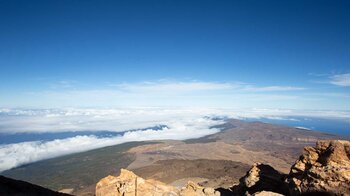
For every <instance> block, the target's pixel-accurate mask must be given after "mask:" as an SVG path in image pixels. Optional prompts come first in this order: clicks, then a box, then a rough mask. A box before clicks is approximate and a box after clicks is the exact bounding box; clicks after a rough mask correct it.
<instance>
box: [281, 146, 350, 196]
mask: <svg viewBox="0 0 350 196" xmlns="http://www.w3.org/2000/svg"><path fill="white" fill-rule="evenodd" d="M349 158H350V142H349V141H343V140H331V141H329V140H323V141H318V142H317V144H316V147H315V148H313V147H305V148H304V153H303V155H302V156H300V158H299V160H297V161H296V162H295V164H294V165H293V166H292V168H291V171H290V174H289V177H288V180H287V182H288V183H289V186H290V190H291V195H299V194H301V193H306V192H314V191H318V192H330V193H334V194H336V195H350V160H349Z"/></svg>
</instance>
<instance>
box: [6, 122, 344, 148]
mask: <svg viewBox="0 0 350 196" xmlns="http://www.w3.org/2000/svg"><path fill="white" fill-rule="evenodd" d="M243 120H246V121H262V122H265V123H271V124H278V125H286V126H291V127H297V128H301V129H306V130H317V131H321V132H325V133H329V134H337V135H343V136H349V137H350V122H349V121H347V120H340V119H326V118H314V117H300V116H288V117H284V118H276V119H274V118H246V119H243ZM163 127H165V125H159V126H156V127H152V129H156V130H160V129H162V128H163ZM145 129H147V128H145ZM124 133H125V131H124V132H113V131H105V130H104V131H66V132H53V133H16V134H4V133H2V134H0V145H1V144H11V143H19V142H27V141H52V140H55V139H65V138H70V137H75V136H84V135H85V136H91V135H93V136H96V137H99V138H107V137H115V136H122V135H123V134H124Z"/></svg>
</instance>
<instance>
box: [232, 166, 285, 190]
mask: <svg viewBox="0 0 350 196" xmlns="http://www.w3.org/2000/svg"><path fill="white" fill-rule="evenodd" d="M285 177H286V175H284V174H281V173H280V172H278V171H277V170H275V169H274V168H273V167H271V166H270V165H265V164H261V163H255V164H254V165H253V167H252V168H251V169H250V170H249V171H248V172H247V174H246V175H245V176H244V177H242V178H241V179H240V180H239V181H240V183H239V185H237V186H234V187H233V188H232V191H233V194H234V195H251V194H254V193H257V192H260V191H273V192H275V193H280V194H285V195H286V194H288V192H289V191H288V186H287V185H286V184H285V182H284V179H285ZM262 194H263V193H262ZM264 194H265V193H264Z"/></svg>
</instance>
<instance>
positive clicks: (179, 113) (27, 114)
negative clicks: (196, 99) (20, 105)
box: [0, 108, 350, 171]
mask: <svg viewBox="0 0 350 196" xmlns="http://www.w3.org/2000/svg"><path fill="white" fill-rule="evenodd" d="M292 116H300V117H305V116H310V117H326V118H338V119H343V120H346V121H348V122H350V112H346V111H298V110H282V109H246V110H232V109H223V108H221V109H220V108H219V109H216V108H176V109H175V108H120V109H76V108H67V109H0V133H3V134H12V133H28V134H30V133H38V132H40V133H45V132H55V133H57V132H66V131H101V130H108V131H115V132H121V131H125V130H133V131H129V132H126V133H125V134H124V135H122V136H115V137H96V136H94V135H80V136H75V137H70V138H66V139H56V140H52V141H31V142H21V143H15V144H6V145H0V171H3V170H7V169H10V168H13V167H17V166H19V165H22V164H26V163H31V162H34V161H38V160H43V159H47V158H52V157H57V156H61V155H66V154H71V153H75V152H82V151H87V150H91V149H96V148H100V147H104V146H110V145H115V144H120V143H124V142H129V141H147V140H160V139H188V138H196V137H201V136H205V135H208V134H213V133H215V132H217V131H219V130H218V129H212V128H210V127H212V126H214V125H218V124H221V123H223V121H220V120H213V118H208V117H228V118H237V119H246V118H255V119H259V118H268V119H277V120H290V121H296V119H295V118H293V117H292ZM160 124H162V125H166V127H162V129H161V130H153V129H147V130H143V129H142V128H145V127H153V126H156V125H160Z"/></svg>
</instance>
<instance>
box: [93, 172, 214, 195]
mask: <svg viewBox="0 0 350 196" xmlns="http://www.w3.org/2000/svg"><path fill="white" fill-rule="evenodd" d="M180 195H181V196H219V195H220V193H219V192H217V191H215V190H214V189H212V188H204V187H201V186H199V185H197V184H195V183H193V182H188V184H187V186H186V187H183V188H181V189H178V188H176V187H173V186H170V185H166V184H164V183H162V182H159V181H156V180H152V179H149V180H145V179H143V178H141V177H139V176H137V175H136V174H134V173H133V172H131V171H128V170H125V169H122V170H121V173H120V175H119V176H118V177H115V176H107V177H105V178H103V179H101V180H100V181H99V182H98V183H97V185H96V196H180Z"/></svg>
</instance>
